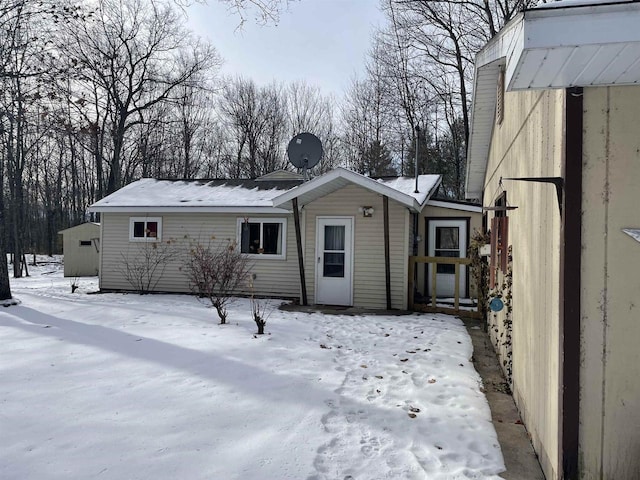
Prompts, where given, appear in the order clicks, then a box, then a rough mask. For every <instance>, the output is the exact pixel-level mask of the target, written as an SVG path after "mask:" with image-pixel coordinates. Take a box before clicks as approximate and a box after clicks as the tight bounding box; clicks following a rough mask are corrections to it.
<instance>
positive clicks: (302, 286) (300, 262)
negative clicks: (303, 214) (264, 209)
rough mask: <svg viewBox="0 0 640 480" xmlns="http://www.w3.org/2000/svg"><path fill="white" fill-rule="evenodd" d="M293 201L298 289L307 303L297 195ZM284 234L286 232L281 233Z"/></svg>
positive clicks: (303, 300)
mask: <svg viewBox="0 0 640 480" xmlns="http://www.w3.org/2000/svg"><path fill="white" fill-rule="evenodd" d="M291 202H292V203H293V223H294V224H295V226H296V244H297V245H298V268H299V269H300V289H301V290H302V305H307V304H308V302H307V281H306V279H305V276H304V260H303V258H302V235H301V234H300V212H299V211H298V197H295V198H294V199H293V200H292V201H291ZM283 235H286V232H284V233H283Z"/></svg>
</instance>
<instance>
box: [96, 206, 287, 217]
mask: <svg viewBox="0 0 640 480" xmlns="http://www.w3.org/2000/svg"><path fill="white" fill-rule="evenodd" d="M89 211H90V212H100V213H144V212H148V213H231V214H233V213H240V214H244V213H250V214H278V215H283V214H288V213H291V211H290V210H287V209H285V208H275V207H256V206H251V207H242V206H233V207H191V206H182V207H181V206H173V207H158V206H153V207H145V206H130V207H109V206H104V207H100V206H98V207H93V206H92V207H89Z"/></svg>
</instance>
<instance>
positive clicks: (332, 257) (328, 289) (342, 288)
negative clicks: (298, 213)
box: [316, 217, 353, 306]
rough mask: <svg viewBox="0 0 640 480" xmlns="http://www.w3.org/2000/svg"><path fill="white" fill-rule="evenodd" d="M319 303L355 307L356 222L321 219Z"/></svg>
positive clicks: (333, 218) (317, 265) (318, 251)
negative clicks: (354, 232) (354, 226)
mask: <svg viewBox="0 0 640 480" xmlns="http://www.w3.org/2000/svg"><path fill="white" fill-rule="evenodd" d="M316 232H317V233H316V303H319V304H325V305H347V306H350V305H353V218H352V217H331V218H329V217H318V218H317V230H316Z"/></svg>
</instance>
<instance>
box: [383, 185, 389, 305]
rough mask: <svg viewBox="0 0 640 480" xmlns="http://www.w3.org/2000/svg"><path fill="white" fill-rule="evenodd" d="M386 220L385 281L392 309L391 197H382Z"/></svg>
mask: <svg viewBox="0 0 640 480" xmlns="http://www.w3.org/2000/svg"><path fill="white" fill-rule="evenodd" d="M382 206H383V220H384V280H385V281H384V283H385V294H386V298H387V310H391V255H390V253H389V197H387V196H386V195H384V196H383V197H382Z"/></svg>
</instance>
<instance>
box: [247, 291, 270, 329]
mask: <svg viewBox="0 0 640 480" xmlns="http://www.w3.org/2000/svg"><path fill="white" fill-rule="evenodd" d="M249 287H250V288H251V317H252V318H253V321H254V322H256V325H257V326H258V335H264V326H265V325H266V324H267V319H268V318H269V316H270V315H271V312H272V311H273V309H271V308H270V307H271V305H270V303H269V300H265V299H259V298H256V296H255V292H254V288H253V281H251V282H249Z"/></svg>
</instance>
